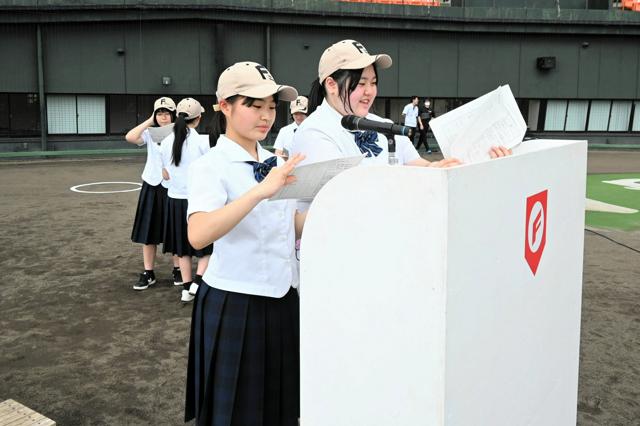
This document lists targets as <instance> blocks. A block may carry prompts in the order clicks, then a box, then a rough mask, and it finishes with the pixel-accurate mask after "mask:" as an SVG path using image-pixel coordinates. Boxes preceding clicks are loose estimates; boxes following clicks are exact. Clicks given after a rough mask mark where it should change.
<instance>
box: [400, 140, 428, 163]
mask: <svg viewBox="0 0 640 426" xmlns="http://www.w3.org/2000/svg"><path fill="white" fill-rule="evenodd" d="M394 139H395V141H396V158H397V159H398V164H399V165H404V164H407V163H408V162H410V161H413V160H417V159H418V158H422V157H420V154H418V151H416V147H415V146H413V144H412V143H411V141H410V140H409V138H408V137H406V136H400V135H396V137H395V138H394Z"/></svg>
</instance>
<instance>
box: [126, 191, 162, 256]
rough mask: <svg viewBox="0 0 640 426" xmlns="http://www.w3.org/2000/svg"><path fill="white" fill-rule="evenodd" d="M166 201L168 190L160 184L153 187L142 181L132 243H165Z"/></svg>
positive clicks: (132, 231)
mask: <svg viewBox="0 0 640 426" xmlns="http://www.w3.org/2000/svg"><path fill="white" fill-rule="evenodd" d="M166 201H167V188H165V187H164V186H162V185H160V184H158V185H155V186H151V185H149V184H148V183H147V182H145V181H142V188H140V197H139V198H138V208H137V209H136V218H135V219H134V221H133V229H132V230H131V241H133V242H134V243H140V244H160V243H162V242H163V230H164V209H165V204H166Z"/></svg>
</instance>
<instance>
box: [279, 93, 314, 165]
mask: <svg viewBox="0 0 640 426" xmlns="http://www.w3.org/2000/svg"><path fill="white" fill-rule="evenodd" d="M308 107H309V100H308V99H307V97H306V96H298V97H297V98H296V100H295V101H292V102H291V104H290V106H289V108H290V111H291V117H292V118H293V123H291V124H288V125H286V126H284V127H283V128H281V129H280V131H279V132H278V137H276V141H275V142H274V143H273V148H274V150H275V152H276V155H278V156H286V155H288V153H289V150H290V149H291V143H292V142H293V135H294V133H295V132H296V130H298V126H299V125H300V123H302V122H303V121H304V119H305V118H307V111H308Z"/></svg>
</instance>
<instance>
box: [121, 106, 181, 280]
mask: <svg viewBox="0 0 640 426" xmlns="http://www.w3.org/2000/svg"><path fill="white" fill-rule="evenodd" d="M175 119H176V104H175V102H173V99H171V98H169V97H166V96H164V97H162V98H159V99H156V101H155V102H154V104H153V113H152V114H151V116H150V117H149V118H148V119H147V120H145V121H143V122H142V123H140V124H139V125H138V126H136V127H134V128H133V129H131V130H130V131H129V132H128V133H127V135H126V136H125V139H126V141H127V142H129V143H133V144H136V145H139V146H142V145H146V146H147V162H146V164H145V165H144V170H143V171H142V188H141V190H140V197H139V198H138V207H137V208H136V217H135V220H134V221H133V229H132V231H131V241H133V242H135V243H139V244H143V246H142V258H143V262H144V272H142V273H141V274H140V277H139V278H138V281H137V282H136V283H135V284H134V285H133V289H134V290H146V289H147V288H149V286H150V285H153V284H155V283H156V275H155V272H154V270H153V268H154V266H155V258H156V251H157V247H158V244H160V243H162V242H164V240H163V227H164V214H165V203H166V199H167V188H168V186H169V183H168V182H167V181H165V180H164V179H162V158H161V154H160V144H159V143H155V142H154V141H153V140H152V139H151V136H150V134H149V130H148V129H149V127H161V126H167V125H170V124H171V123H173V122H174V121H175ZM173 284H174V285H182V276H181V275H180V268H179V263H178V258H177V257H176V256H174V257H173Z"/></svg>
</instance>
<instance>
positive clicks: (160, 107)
mask: <svg viewBox="0 0 640 426" xmlns="http://www.w3.org/2000/svg"><path fill="white" fill-rule="evenodd" d="M159 109H166V110H167V111H171V112H174V111H175V110H176V109H175V108H167V107H166V106H164V105H163V106H159V107H158V108H156V109H154V110H153V112H154V113H155V112H156V111H157V110H159Z"/></svg>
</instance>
